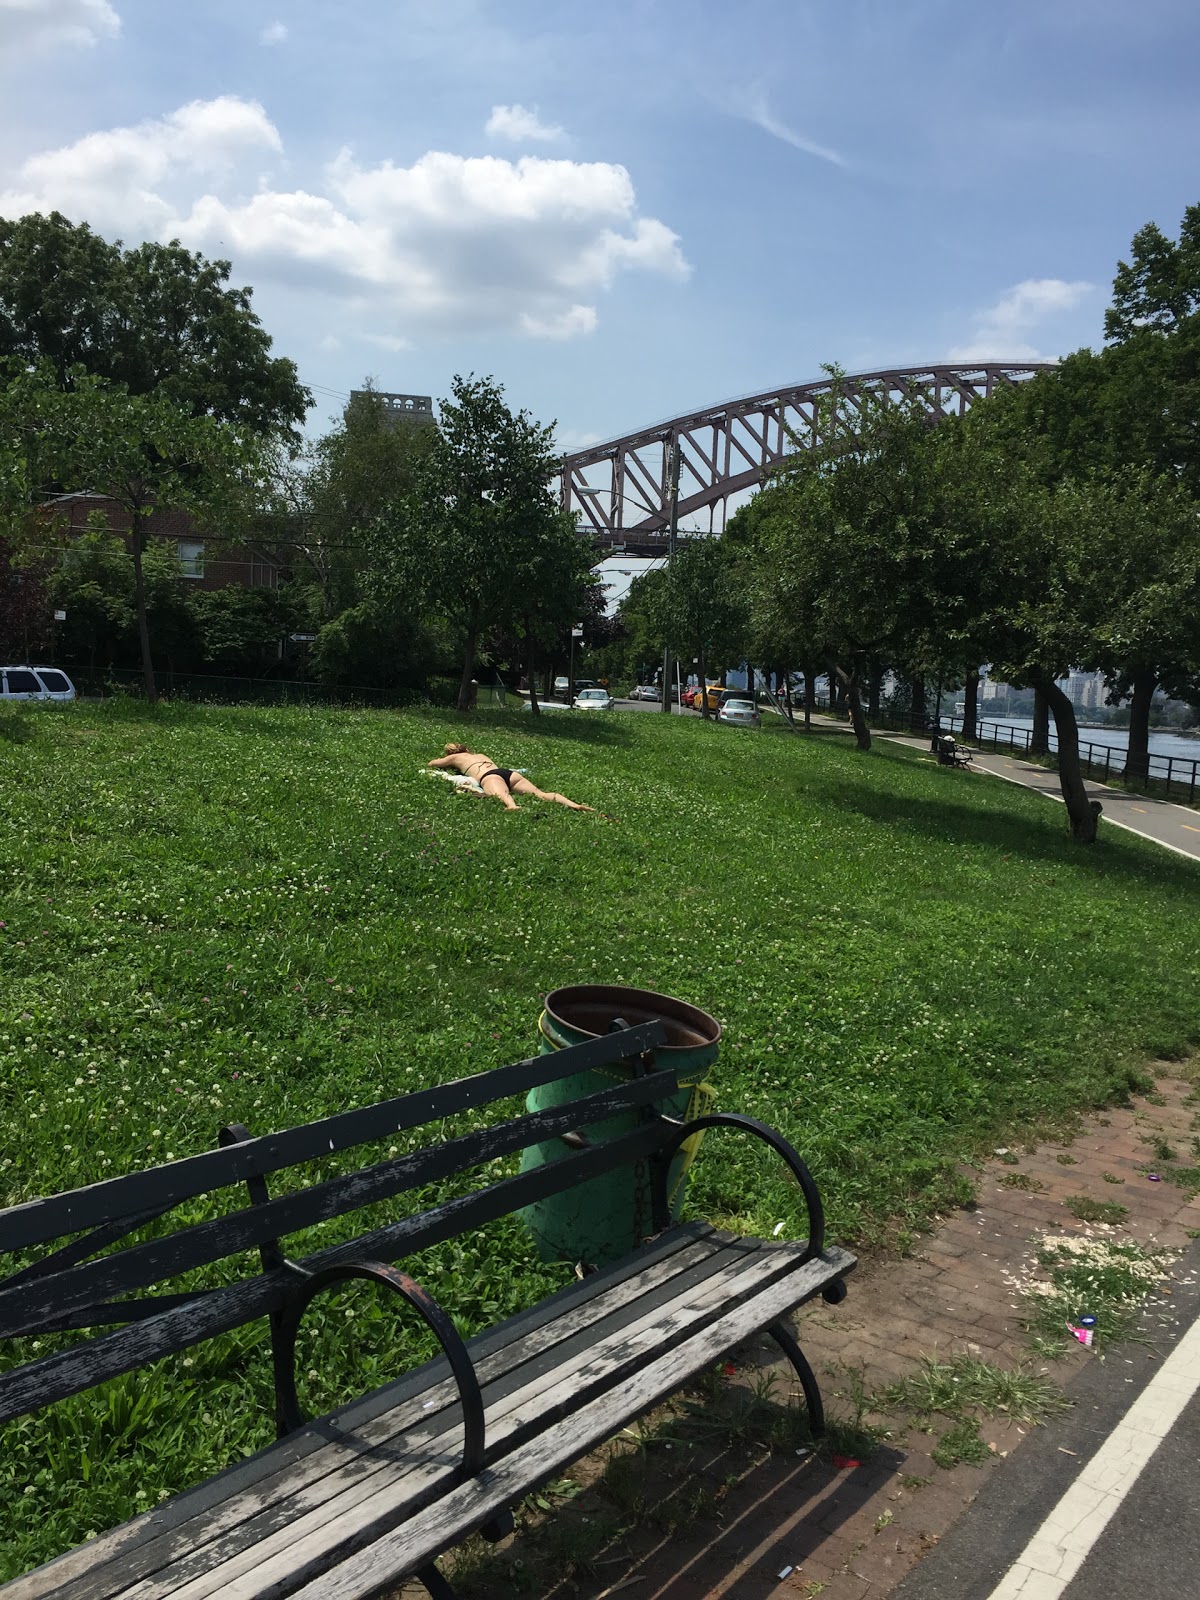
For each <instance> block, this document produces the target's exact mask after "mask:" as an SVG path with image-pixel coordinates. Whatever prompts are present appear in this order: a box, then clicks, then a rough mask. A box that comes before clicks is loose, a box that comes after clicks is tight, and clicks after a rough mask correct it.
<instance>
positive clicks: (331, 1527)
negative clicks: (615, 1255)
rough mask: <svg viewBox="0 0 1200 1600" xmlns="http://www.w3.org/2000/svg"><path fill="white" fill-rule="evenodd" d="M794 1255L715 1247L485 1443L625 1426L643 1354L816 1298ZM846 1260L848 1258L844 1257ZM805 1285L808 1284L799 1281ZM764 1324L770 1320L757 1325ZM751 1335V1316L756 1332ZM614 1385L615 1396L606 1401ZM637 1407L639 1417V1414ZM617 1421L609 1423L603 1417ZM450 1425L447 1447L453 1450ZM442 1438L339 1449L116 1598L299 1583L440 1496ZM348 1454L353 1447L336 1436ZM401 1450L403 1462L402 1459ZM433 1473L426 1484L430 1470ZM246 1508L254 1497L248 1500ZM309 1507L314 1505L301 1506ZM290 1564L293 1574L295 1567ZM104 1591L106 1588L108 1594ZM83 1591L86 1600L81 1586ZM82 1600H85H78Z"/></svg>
mask: <svg viewBox="0 0 1200 1600" xmlns="http://www.w3.org/2000/svg"><path fill="white" fill-rule="evenodd" d="M797 1255H798V1251H797V1250H796V1249H794V1248H793V1249H791V1250H789V1249H788V1248H787V1247H778V1246H766V1245H763V1246H761V1247H760V1248H757V1249H742V1250H739V1249H737V1248H735V1247H730V1246H726V1247H725V1249H724V1256H725V1270H724V1271H723V1272H722V1273H721V1274H719V1275H718V1276H717V1277H715V1278H713V1279H711V1280H708V1281H706V1282H705V1283H703V1284H702V1285H701V1286H700V1287H699V1288H698V1289H695V1290H693V1291H692V1292H691V1293H690V1294H687V1295H685V1296H684V1298H683V1299H682V1300H681V1301H680V1302H679V1303H677V1304H672V1305H668V1306H667V1307H656V1308H653V1309H650V1310H646V1309H644V1308H643V1307H641V1306H640V1305H639V1304H637V1303H636V1302H635V1303H633V1304H632V1305H631V1307H630V1316H629V1317H628V1319H626V1320H625V1321H624V1323H623V1324H622V1325H621V1326H620V1327H618V1328H617V1329H615V1330H614V1331H612V1332H610V1333H609V1334H608V1335H607V1337H606V1338H604V1339H603V1340H601V1341H600V1342H599V1343H598V1344H596V1345H595V1346H585V1347H584V1348H583V1350H581V1351H578V1352H576V1353H575V1354H574V1355H573V1356H572V1357H571V1358H569V1359H568V1360H566V1361H565V1362H564V1363H563V1364H562V1365H561V1368H560V1370H559V1371H558V1372H557V1373H556V1374H554V1375H553V1377H552V1380H551V1381H550V1382H549V1383H548V1382H547V1375H546V1374H544V1373H538V1374H536V1375H534V1376H532V1378H531V1380H530V1381H527V1382H525V1383H524V1384H523V1385H522V1386H521V1387H520V1388H518V1389H517V1390H515V1391H514V1392H513V1393H511V1394H510V1395H507V1396H505V1397H504V1398H503V1399H502V1400H501V1402H500V1404H499V1405H496V1406H491V1407H490V1408H489V1418H488V1421H489V1432H490V1433H491V1434H493V1435H495V1437H496V1443H495V1445H494V1448H501V1447H503V1448H504V1449H505V1450H509V1449H511V1448H512V1447H513V1446H514V1445H516V1444H519V1443H520V1442H521V1441H522V1438H523V1436H524V1435H526V1434H528V1433H530V1432H535V1433H539V1432H542V1431H544V1429H545V1427H546V1426H547V1425H548V1424H551V1423H553V1422H554V1420H556V1417H557V1415H559V1414H562V1413H568V1414H569V1413H570V1412H571V1411H574V1410H576V1409H577V1408H578V1406H579V1405H580V1404H581V1403H584V1402H586V1401H587V1400H588V1399H589V1398H590V1397H591V1396H593V1395H598V1394H606V1395H608V1396H609V1398H610V1404H609V1417H610V1431H615V1427H616V1426H619V1425H620V1423H621V1422H623V1421H626V1420H628V1416H627V1408H626V1401H625V1398H624V1392H625V1391H626V1390H627V1389H628V1386H629V1385H630V1384H633V1385H635V1386H636V1385H637V1384H638V1382H639V1378H638V1373H639V1371H640V1369H641V1368H642V1367H643V1366H644V1364H645V1362H646V1360H647V1358H648V1356H651V1355H652V1354H653V1353H654V1352H656V1351H657V1350H659V1349H661V1348H662V1346H663V1345H664V1343H665V1344H667V1345H670V1344H671V1343H673V1342H675V1341H676V1340H677V1339H683V1338H686V1337H689V1336H691V1335H693V1334H694V1333H695V1332H696V1331H697V1329H698V1328H701V1327H703V1326H704V1325H705V1324H706V1323H708V1322H710V1321H712V1320H714V1318H718V1317H720V1316H722V1315H725V1314H727V1313H728V1310H729V1308H730V1307H731V1306H732V1305H740V1306H746V1305H749V1304H753V1303H755V1302H757V1301H758V1300H760V1299H761V1297H762V1296H763V1295H764V1294H766V1293H769V1292H770V1291H771V1288H772V1286H773V1285H775V1284H776V1283H777V1282H778V1281H779V1280H780V1279H784V1280H790V1287H789V1289H788V1291H787V1294H788V1296H789V1306H794V1305H795V1304H797V1303H799V1302H800V1301H801V1300H802V1299H804V1298H805V1297H806V1294H808V1293H812V1292H815V1291H816V1288H818V1287H819V1286H820V1283H821V1282H823V1281H828V1279H829V1278H830V1277H831V1276H833V1275H836V1270H837V1268H836V1265H831V1264H830V1263H829V1262H820V1263H814V1265H815V1266H817V1267H818V1268H819V1270H818V1271H817V1272H816V1273H815V1274H814V1273H809V1271H808V1269H807V1268H803V1269H800V1271H799V1272H798V1271H797V1270H796V1266H795V1262H796V1257H797ZM845 1259H846V1260H848V1259H849V1258H845ZM810 1280H811V1282H810ZM768 1320H771V1319H769V1318H768ZM757 1325H758V1326H759V1327H761V1326H762V1325H763V1324H762V1320H761V1318H760V1319H759V1321H758V1324H757ZM617 1386H620V1388H621V1390H622V1395H621V1398H620V1399H618V1398H617V1396H615V1395H614V1393H613V1391H614V1388H616V1387H617ZM639 1409H641V1408H640V1407H639ZM617 1413H619V1420H618V1421H616V1422H614V1421H613V1418H614V1415H616V1414H617ZM459 1433H460V1430H459V1429H458V1427H457V1425H455V1426H453V1427H452V1428H451V1429H450V1432H449V1439H450V1440H451V1441H453V1443H454V1444H457V1441H458V1438H459ZM445 1440H446V1436H445V1435H444V1434H443V1435H442V1437H441V1438H438V1439H436V1440H435V1439H433V1438H430V1439H428V1440H427V1441H418V1440H414V1439H413V1438H412V1437H411V1436H410V1437H409V1438H407V1439H405V1441H404V1448H405V1451H406V1456H405V1459H404V1460H402V1461H400V1462H387V1461H380V1460H377V1459H372V1458H370V1457H368V1458H367V1460H366V1461H365V1462H364V1458H363V1456H362V1455H359V1454H357V1453H356V1452H355V1451H354V1450H352V1449H349V1448H347V1449H346V1450H345V1451H343V1452H338V1451H337V1450H336V1449H335V1450H334V1451H333V1453H334V1454H335V1455H338V1454H341V1457H342V1459H341V1461H340V1462H339V1464H338V1466H337V1468H336V1469H335V1471H334V1472H333V1473H331V1474H330V1475H329V1477H328V1478H327V1479H326V1480H325V1481H324V1482H322V1483H321V1484H320V1485H319V1486H317V1492H316V1493H314V1495H312V1496H308V1495H305V1494H303V1493H301V1494H300V1495H299V1496H297V1497H295V1498H294V1500H293V1501H292V1502H290V1503H289V1504H284V1505H278V1506H276V1507H274V1508H271V1509H270V1510H265V1511H263V1512H261V1513H258V1514H257V1515H251V1516H250V1519H249V1521H248V1522H246V1523H244V1524H243V1525H242V1526H240V1527H238V1528H236V1529H235V1530H234V1531H233V1532H232V1533H231V1534H229V1535H226V1536H225V1537H224V1538H221V1539H218V1540H217V1541H215V1542H213V1543H211V1544H210V1545H209V1546H208V1547H206V1548H204V1549H197V1548H195V1547H192V1548H190V1549H189V1550H188V1551H187V1553H186V1554H185V1555H184V1556H183V1557H182V1559H181V1560H180V1561H179V1562H177V1563H174V1564H173V1565H172V1566H171V1567H170V1568H169V1569H165V1570H162V1571H160V1572H159V1573H158V1574H156V1575H154V1576H153V1577H151V1578H149V1579H147V1580H144V1581H143V1582H141V1583H135V1584H134V1585H133V1587H132V1588H127V1589H124V1590H122V1591H120V1593H121V1596H122V1600H155V1597H159V1596H164V1595H167V1594H170V1595H172V1596H173V1597H174V1600H205V1597H207V1596H215V1595H218V1594H219V1595H221V1596H222V1597H225V1596H233V1595H237V1594H240V1593H241V1592H242V1591H241V1587H240V1586H241V1584H242V1583H243V1582H252V1585H253V1586H252V1587H250V1588H247V1589H246V1591H245V1592H246V1593H247V1594H250V1593H253V1594H255V1595H261V1594H265V1593H267V1592H281V1593H282V1592H285V1591H286V1588H287V1587H290V1585H291V1584H292V1583H294V1582H296V1581H297V1574H298V1572H299V1575H301V1576H302V1575H304V1573H305V1570H306V1568H305V1563H307V1562H309V1561H311V1560H315V1559H317V1558H318V1557H319V1558H320V1559H321V1560H323V1561H325V1562H326V1563H327V1562H328V1560H329V1559H330V1557H331V1553H332V1551H333V1550H334V1549H336V1550H338V1551H346V1550H349V1549H352V1548H354V1547H355V1546H356V1545H357V1544H358V1543H360V1542H361V1541H363V1540H365V1539H373V1538H375V1537H377V1536H378V1535H379V1533H380V1532H381V1531H382V1530H383V1529H385V1528H386V1527H388V1526H394V1525H395V1523H396V1521H397V1520H399V1519H400V1518H403V1517H407V1516H410V1515H411V1514H412V1511H413V1509H414V1506H419V1504H420V1502H421V1500H422V1499H423V1498H425V1497H428V1496H431V1495H433V1494H436V1493H438V1492H441V1493H443V1494H444V1492H445V1485H444V1482H443V1483H441V1484H440V1485H439V1483H438V1480H437V1477H436V1473H437V1465H436V1463H437V1462H439V1461H444V1460H445V1459H446V1456H445V1453H444V1451H443V1448H440V1447H442V1446H444V1444H445ZM344 1443H345V1445H346V1446H347V1447H349V1446H351V1445H352V1444H355V1443H357V1441H351V1440H350V1439H347V1440H345V1441H344ZM409 1452H411V1454H409ZM431 1471H432V1472H433V1473H434V1474H435V1476H433V1477H431V1476H430V1472H431ZM248 1498H249V1499H250V1500H251V1501H252V1500H253V1497H248ZM310 1499H311V1500H312V1501H313V1502H314V1503H312V1504H311V1505H309V1506H308V1508H307V1509H306V1505H307V1503H308V1502H309V1501H310ZM297 1553H298V1555H299V1567H298V1565H297ZM268 1574H270V1575H271V1577H270V1582H271V1584H276V1583H281V1584H283V1585H284V1587H283V1588H280V1589H279V1590H277V1591H270V1590H268V1589H266V1588H263V1587H262V1586H261V1582H260V1580H261V1579H263V1578H265V1577H266V1576H267V1575H268ZM107 1592H109V1593H111V1592H112V1591H111V1590H109V1591H107ZM82 1594H85V1595H86V1594H89V1590H88V1588H87V1587H86V1586H85V1587H84V1588H83V1590H82ZM89 1600H90V1596H89Z"/></svg>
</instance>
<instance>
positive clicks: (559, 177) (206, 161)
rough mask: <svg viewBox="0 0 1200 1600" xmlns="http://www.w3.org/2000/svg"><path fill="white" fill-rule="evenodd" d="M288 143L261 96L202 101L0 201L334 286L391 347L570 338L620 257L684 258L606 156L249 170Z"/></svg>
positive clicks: (346, 162) (66, 156) (260, 272)
mask: <svg viewBox="0 0 1200 1600" xmlns="http://www.w3.org/2000/svg"><path fill="white" fill-rule="evenodd" d="M282 150H283V147H282V142H281V140H280V137H279V134H278V132H277V130H276V129H275V127H274V125H273V124H272V123H271V122H270V121H269V119H268V117H267V115H266V112H265V111H264V110H263V108H262V107H261V106H260V105H258V104H257V103H255V102H252V101H244V100H239V99H237V98H236V97H233V96H223V97H221V98H220V99H218V100H212V101H196V102H193V103H192V104H191V105H188V106H184V107H182V108H181V109H180V110H178V111H175V112H172V113H171V114H170V115H169V116H166V117H163V118H161V119H160V120H158V121H155V122H147V123H142V124H139V125H138V126H137V127H133V128H115V129H112V130H110V131H108V132H105V133H93V134H89V135H88V136H87V137H86V138H84V139H80V140H79V141H78V142H77V143H75V144H72V145H66V146H64V147H63V148H61V149H59V150H51V151H47V152H44V153H42V154H40V155H37V156H34V157H33V158H32V159H30V160H29V161H27V162H26V163H25V165H24V166H23V167H22V168H21V170H20V172H19V174H18V179H17V183H16V184H15V185H14V187H12V188H10V189H9V190H8V192H7V193H0V215H14V214H16V215H19V214H21V213H22V212H26V211H31V210H40V211H46V210H49V209H51V208H57V209H58V210H60V211H63V212H65V213H66V214H67V215H68V216H70V217H72V218H73V219H74V220H79V221H87V222H89V223H91V224H92V225H93V226H94V227H96V228H98V229H99V230H100V231H101V232H106V233H109V234H110V235H113V234H118V233H120V234H123V235H124V236H125V237H127V238H130V237H133V236H134V235H138V234H140V235H141V236H142V237H145V236H147V235H149V236H153V237H158V238H164V239H165V238H172V237H177V238H179V239H181V240H182V241H183V242H184V243H185V244H187V245H189V246H190V247H191V248H193V249H200V250H203V251H205V252H206V253H208V254H216V253H219V254H220V255H223V256H231V257H232V258H234V260H235V261H236V263H237V270H238V272H239V274H244V275H245V276H247V277H249V278H251V279H256V280H259V281H261V280H262V279H263V278H273V279H275V280H277V281H279V282H282V283H284V284H287V285H290V286H292V287H295V288H299V289H302V290H304V291H305V292H308V293H312V292H317V293H322V294H324V295H326V296H328V297H329V299H330V301H332V303H333V307H334V311H333V315H334V317H335V318H336V320H337V323H338V326H337V328H336V330H331V331H336V332H338V333H340V334H344V335H347V336H349V335H350V334H355V335H356V336H357V337H360V338H370V339H371V340H372V341H374V342H376V343H385V344H386V345H387V347H388V348H404V347H406V346H407V345H408V344H410V343H411V341H412V340H413V339H414V338H416V337H418V336H420V335H421V334H426V335H430V334H432V335H438V334H448V333H463V332H480V331H508V332H516V333H520V334H524V335H526V336H527V337H530V338H539V339H568V338H574V337H577V336H580V335H583V334H587V333H590V332H592V330H593V329H594V328H595V327H596V325H597V322H598V312H597V308H596V305H595V300H596V297H597V296H598V295H599V294H601V293H603V292H604V291H607V290H609V289H610V288H611V287H612V285H613V283H614V282H615V280H616V279H617V277H618V276H619V275H620V274H621V273H624V272H627V271H643V272H653V273H658V274H663V275H666V276H669V277H673V278H683V277H686V275H687V273H688V272H689V270H690V269H689V267H688V265H687V262H686V261H685V260H684V257H683V254H682V251H681V248H680V241H679V239H678V237H677V235H676V234H674V233H673V232H672V231H671V229H670V228H668V227H667V226H666V224H665V223H663V222H660V221H658V220H657V219H656V218H653V217H643V216H639V215H638V212H637V197H636V194H635V192H634V187H633V182H632V180H631V178H630V176H629V173H628V172H627V171H626V170H625V168H624V167H622V166H617V165H614V164H612V163H607V162H599V161H594V162H575V161H566V160H550V159H547V158H545V157H538V156H522V157H521V158H520V159H519V160H516V161H509V160H505V159H502V158H500V157H498V156H480V157H472V156H459V155H453V154H450V153H448V152H446V151H437V150H431V151H428V152H427V153H426V154H425V155H423V156H421V157H419V159H418V160H416V161H415V162H413V163H412V165H411V166H398V165H396V164H394V163H393V162H391V161H383V162H380V163H378V164H376V165H369V166H360V165H359V163H358V162H357V161H356V160H355V158H354V156H353V154H352V153H351V152H350V151H347V150H344V151H342V152H341V153H340V154H339V155H338V156H337V157H336V158H335V159H334V160H333V161H331V162H330V163H329V165H328V166H327V167H326V169H325V171H324V173H323V174H322V175H321V178H320V180H319V181H318V182H316V183H313V184H312V185H311V186H310V187H307V188H294V189H289V190H282V189H279V188H276V187H272V181H271V177H270V175H269V174H268V175H267V176H265V177H260V176H258V175H257V173H256V171H255V170H252V168H253V167H254V166H255V165H256V164H257V163H260V162H261V153H262V152H263V151H267V152H269V153H272V154H275V155H282Z"/></svg>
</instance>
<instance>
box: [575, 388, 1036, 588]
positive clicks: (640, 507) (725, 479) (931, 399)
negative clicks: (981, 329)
mask: <svg viewBox="0 0 1200 1600" xmlns="http://www.w3.org/2000/svg"><path fill="white" fill-rule="evenodd" d="M1054 365H1055V363H1054V362H1049V361H1047V362H1037V361H1034V362H1030V361H1024V362H1011V361H996V362H986V363H983V364H981V365H974V366H965V365H963V366H935V367H891V368H889V369H888V370H887V371H885V372H859V373H852V374H843V375H840V376H838V377H836V378H834V377H829V376H827V377H824V378H820V379H818V380H817V381H816V382H814V383H799V384H795V385H793V386H792V387H790V388H783V389H771V390H769V391H767V392H766V393H765V394H754V395H748V396H746V398H745V399H742V400H728V401H726V402H725V403H724V404H723V405H718V406H710V407H709V408H708V409H707V410H704V411H695V412H692V413H690V414H689V415H688V416H683V417H673V418H671V419H670V421H667V422H658V423H655V424H654V426H653V427H649V428H642V429H639V431H638V432H636V433H628V434H626V435H625V436H624V437H623V438H620V439H610V440H608V441H607V442H606V443H604V444H595V445H589V446H588V447H587V449H585V450H575V451H572V453H571V454H570V455H567V456H564V457H563V461H562V475H561V479H560V493H561V496H562V504H563V507H564V509H566V510H567V511H573V512H576V513H577V514H578V516H579V527H580V531H581V532H582V533H586V534H590V535H591V536H592V538H593V539H594V540H595V542H596V544H597V545H599V546H600V547H601V548H607V549H610V550H611V549H620V550H622V551H625V552H627V553H628V554H630V555H648V556H656V555H662V554H664V553H665V552H666V549H667V543H668V530H669V525H670V521H671V476H672V474H671V452H672V447H674V448H677V449H678V451H679V492H678V515H679V518H680V520H681V521H682V519H683V518H685V517H686V518H691V519H693V520H692V521H691V523H690V525H689V526H688V527H686V528H681V530H680V531H681V532H683V533H719V532H720V531H721V530H722V529H723V528H724V526H725V518H726V516H727V514H728V510H729V501H730V499H731V498H732V497H733V496H735V495H738V494H741V493H744V492H745V491H747V490H750V489H753V488H755V487H756V486H757V485H758V484H760V483H761V482H762V480H763V478H764V477H765V476H766V474H767V473H768V472H769V470H770V469H771V468H772V467H773V466H775V464H776V463H777V462H779V461H781V460H782V459H783V457H784V456H787V455H792V454H794V453H795V452H796V451H798V450H803V449H811V448H812V447H813V446H815V445H820V444H822V443H824V439H823V437H822V436H821V410H820V401H821V399H822V397H823V396H825V395H827V394H828V393H829V392H830V390H831V389H832V388H833V387H834V386H835V384H836V386H837V390H838V394H839V397H840V399H841V400H842V401H843V402H844V404H845V406H847V407H849V408H850V411H851V415H853V410H854V407H855V406H856V405H858V406H862V405H863V404H865V402H866V400H867V399H868V398H870V399H873V400H875V401H878V400H879V399H880V398H881V397H882V398H883V399H885V400H888V401H891V402H892V403H897V402H900V401H902V400H910V399H917V400H919V401H920V402H921V403H922V404H924V405H927V406H928V407H929V410H930V412H931V413H932V414H933V415H935V416H939V417H944V416H950V415H955V414H958V413H961V412H963V411H966V410H967V409H968V407H970V406H972V405H974V403H975V402H976V401H977V400H984V399H987V397H988V396H989V395H991V394H992V393H993V391H994V390H995V389H997V388H999V387H1000V386H1001V385H1003V384H1007V383H1019V382H1021V381H1022V380H1023V379H1025V378H1030V377H1032V376H1033V375H1034V373H1036V372H1045V371H1047V370H1049V369H1050V368H1052V367H1053V366H1054ZM697 518H699V522H700V525H699V526H697V524H696V520H695V519H697Z"/></svg>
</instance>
